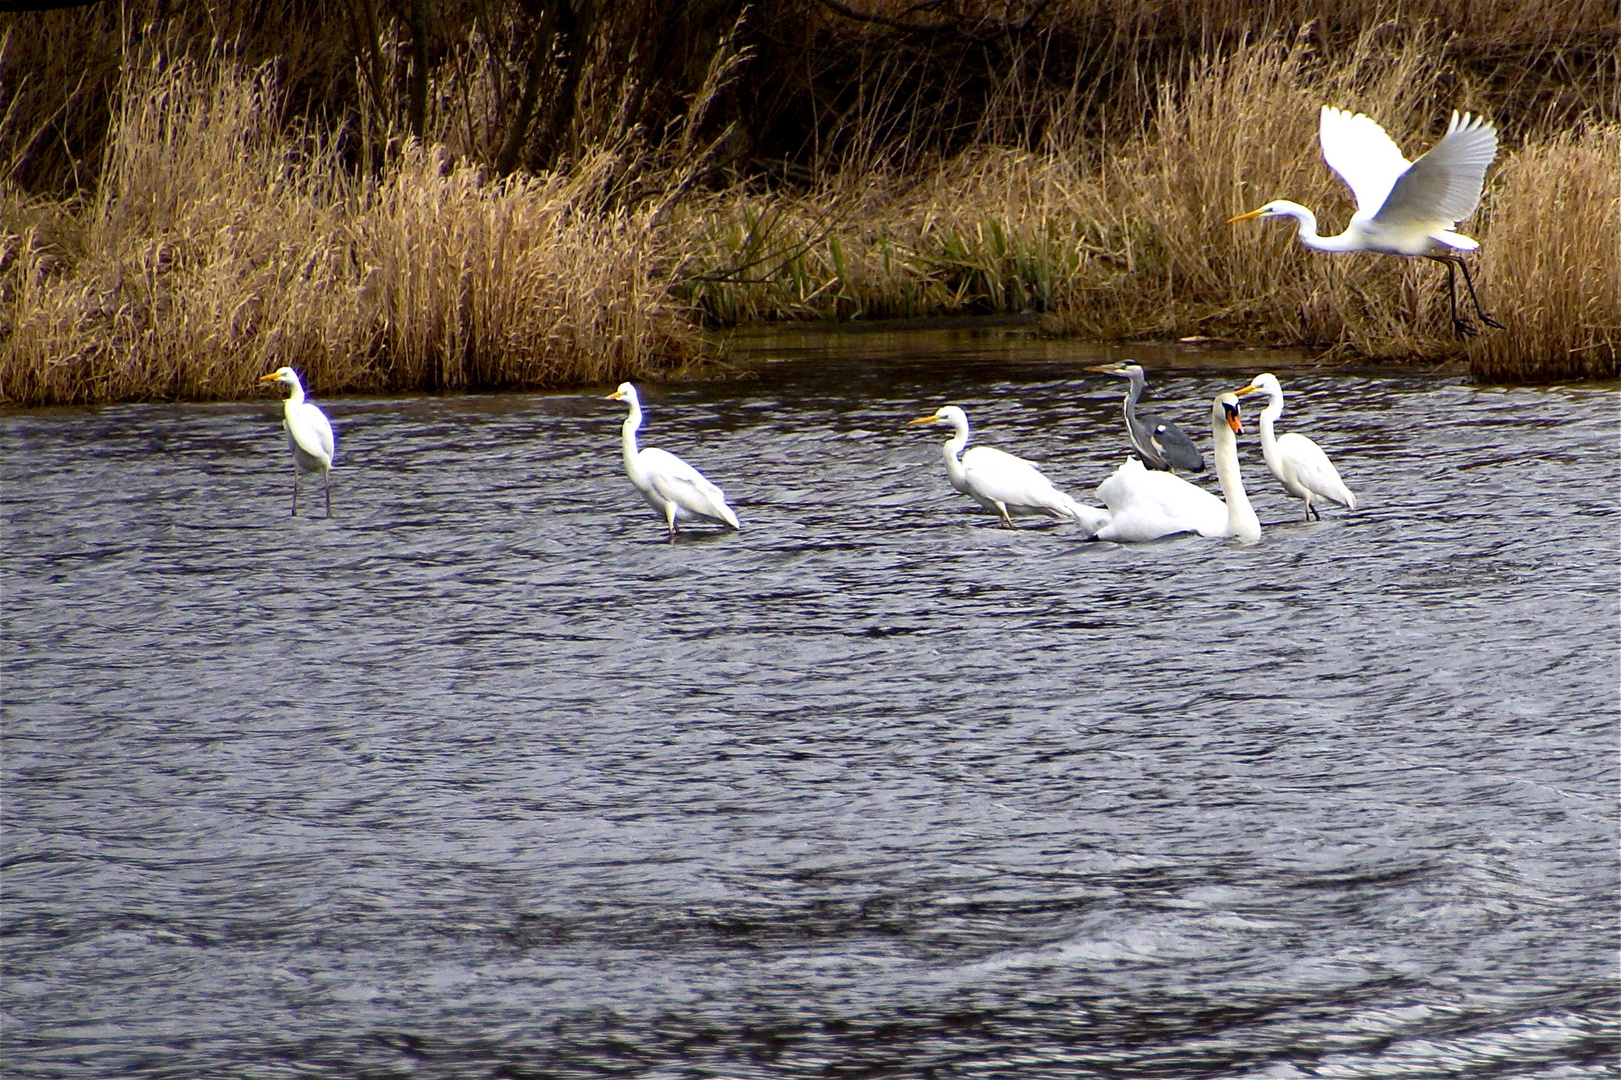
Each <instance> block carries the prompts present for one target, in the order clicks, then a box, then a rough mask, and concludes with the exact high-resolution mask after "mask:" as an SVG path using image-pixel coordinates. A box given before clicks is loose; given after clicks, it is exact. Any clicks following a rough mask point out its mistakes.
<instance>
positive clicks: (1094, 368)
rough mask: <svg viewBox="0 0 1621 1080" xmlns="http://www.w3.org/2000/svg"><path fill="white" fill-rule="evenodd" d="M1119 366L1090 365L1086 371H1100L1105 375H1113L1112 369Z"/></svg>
mask: <svg viewBox="0 0 1621 1080" xmlns="http://www.w3.org/2000/svg"><path fill="white" fill-rule="evenodd" d="M1119 366H1120V365H1119V364H1092V365H1090V366H1089V367H1088V368H1087V369H1086V370H1088V371H1101V372H1103V374H1105V375H1112V374H1114V369H1115V368H1117V367H1119Z"/></svg>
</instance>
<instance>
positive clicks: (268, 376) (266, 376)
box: [259, 371, 276, 382]
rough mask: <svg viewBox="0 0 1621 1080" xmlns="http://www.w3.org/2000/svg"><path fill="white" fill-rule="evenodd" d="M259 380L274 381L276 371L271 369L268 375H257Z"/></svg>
mask: <svg viewBox="0 0 1621 1080" xmlns="http://www.w3.org/2000/svg"><path fill="white" fill-rule="evenodd" d="M259 381H260V382H275V381H276V373H275V372H274V371H272V372H271V373H270V374H269V375H261V376H259Z"/></svg>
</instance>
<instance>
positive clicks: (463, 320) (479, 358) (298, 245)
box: [0, 62, 698, 404]
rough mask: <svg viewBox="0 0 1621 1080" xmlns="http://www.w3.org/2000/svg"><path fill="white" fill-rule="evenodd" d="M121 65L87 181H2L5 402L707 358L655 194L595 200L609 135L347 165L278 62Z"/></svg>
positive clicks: (562, 374)
mask: <svg viewBox="0 0 1621 1080" xmlns="http://www.w3.org/2000/svg"><path fill="white" fill-rule="evenodd" d="M127 79H128V86H127V88H126V92H125V93H124V95H123V96H122V100H123V101H124V111H123V114H122V115H121V116H120V117H119V120H118V123H117V124H116V125H115V127H114V134H113V137H112V139H111V140H110V142H109V144H108V149H107V157H108V160H107V161H106V162H105V163H104V165H103V167H102V176H103V180H102V183H101V184H100V186H99V188H98V189H97V195H96V197H95V198H93V199H91V200H88V201H86V202H84V203H82V204H78V205H68V206H63V205H49V204H41V203H38V202H32V201H30V200H28V199H26V198H24V197H22V196H21V195H20V194H19V193H18V192H17V191H16V189H15V188H14V187H9V186H8V187H7V188H5V189H4V191H3V193H0V199H3V202H0V206H3V210H4V217H5V221H6V227H5V229H4V232H3V233H0V273H3V288H4V294H3V298H4V312H5V321H4V325H3V326H0V336H3V338H4V341H5V350H4V356H3V357H0V394H3V395H4V397H5V399H7V400H10V401H14V402H20V403H27V404H36V403H70V402H81V401H105V400H119V399H132V398H135V399H138V398H148V399H149V398H193V399H195V398H218V397H229V396H235V395H240V394H243V393H245V392H247V391H248V390H249V389H250V388H252V387H253V385H254V382H255V380H256V378H257V376H258V375H260V374H263V373H264V372H266V371H269V370H272V369H274V368H276V367H279V366H281V365H284V364H285V365H289V366H292V367H295V368H298V369H300V370H301V371H302V372H304V373H305V375H306V381H308V382H310V383H311V384H312V385H313V386H315V387H317V388H319V389H322V390H328V391H330V390H337V389H351V390H359V389H366V390H388V389H405V388H413V389H420V388H426V389H441V388H444V389H449V388H466V387H499V386H516V385H528V386H546V385H558V384H562V383H573V382H605V381H613V380H616V379H621V378H629V377H641V376H645V375H647V374H649V373H651V372H652V371H655V370H657V369H659V368H661V367H667V366H671V365H679V364H680V363H682V362H684V361H686V360H688V359H690V358H691V357H693V356H695V355H696V352H697V347H698V341H697V338H696V336H695V334H694V333H693V331H692V329H691V327H690V325H689V324H688V323H687V322H686V321H684V320H683V319H682V318H681V317H680V313H679V312H678V311H677V310H676V309H675V308H674V307H673V306H672V305H671V304H670V303H669V301H668V298H667V296H666V291H665V288H664V284H663V280H662V277H661V275H662V273H663V269H662V267H663V261H662V257H661V253H660V245H661V242H662V241H661V239H660V237H661V229H660V228H658V227H652V226H651V223H650V220H649V219H650V217H651V214H652V213H653V212H654V211H653V209H651V208H649V209H641V210H637V209H624V208H620V209H615V208H612V207H607V206H604V205H603V204H602V189H603V185H604V181H605V177H607V176H609V175H612V174H614V172H615V170H616V169H619V170H622V167H623V162H620V161H618V160H616V158H615V156H614V155H613V154H612V153H611V152H603V153H601V154H598V155H597V156H596V157H594V158H593V159H591V160H587V161H585V162H582V163H580V164H579V165H578V166H577V167H576V168H575V169H573V170H571V171H570V172H569V173H567V174H552V175H544V176H535V177H525V178H509V179H506V180H499V181H494V180H490V179H489V178H488V177H487V176H486V175H485V172H484V170H482V169H481V168H479V167H476V166H470V165H457V164H453V163H451V162H449V161H447V160H446V159H445V158H444V156H443V154H442V153H440V152H438V151H435V150H432V149H427V148H423V147H422V146H420V145H418V144H414V143H407V144H405V145H404V146H402V147H401V148H400V149H399V151H398V152H397V153H396V154H395V155H394V156H393V158H392V159H391V160H390V161H389V163H388V164H387V165H386V166H385V167H384V168H383V169H382V170H381V171H380V172H379V173H378V174H376V175H375V176H365V175H356V174H355V172H354V171H353V170H352V169H350V168H348V167H347V165H346V163H345V162H344V161H343V160H342V158H341V156H340V155H339V153H338V152H337V149H336V147H335V140H334V138H333V136H332V134H331V133H326V132H321V131H319V130H317V129H315V128H313V127H307V126H304V127H293V128H289V127H288V126H286V125H284V124H283V123H282V121H281V119H280V109H279V106H280V101H279V97H278V93H277V90H276V86H275V83H274V80H273V78H272V77H271V74H270V71H269V69H268V68H261V69H259V70H258V71H255V72H247V71H243V70H242V69H240V68H238V67H236V66H234V65H230V64H220V65H216V66H214V67H212V68H205V67H202V66H199V65H197V64H194V63H191V62H181V63H176V64H164V63H162V62H154V63H153V64H151V65H149V66H147V67H145V68H143V69H141V70H137V71H132V72H130V73H129V74H128V76H127ZM13 223H15V224H13Z"/></svg>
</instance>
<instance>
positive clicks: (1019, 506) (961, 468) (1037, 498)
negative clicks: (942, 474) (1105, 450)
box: [907, 405, 1109, 533]
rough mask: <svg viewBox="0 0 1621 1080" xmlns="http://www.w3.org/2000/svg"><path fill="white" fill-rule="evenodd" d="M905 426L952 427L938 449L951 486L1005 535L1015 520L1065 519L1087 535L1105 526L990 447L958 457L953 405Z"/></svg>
mask: <svg viewBox="0 0 1621 1080" xmlns="http://www.w3.org/2000/svg"><path fill="white" fill-rule="evenodd" d="M907 423H909V424H950V425H951V427H952V429H953V431H954V432H955V434H954V435H953V436H952V437H951V438H950V439H948V440H946V442H945V445H944V446H942V447H941V456H943V457H944V458H945V460H946V475H947V476H948V477H949V478H950V480H951V486H952V487H954V488H956V489H957V490H958V491H960V492H962V493H963V494H964V495H967V496H968V497H969V498H971V499H973V500H974V501H975V502H977V503H979V505H981V506H983V507H984V508H985V509H987V510H989V511H991V512H992V513H994V514H996V515H998V516H999V517H1001V519H1002V524H1004V525H1006V526H1007V527H1008V528H1010V529H1011V528H1012V527H1013V518H1014V517H1015V516H1020V517H1029V516H1035V515H1041V516H1044V517H1051V518H1068V519H1070V520H1072V521H1077V522H1079V523H1080V524H1081V525H1082V526H1083V527H1084V528H1085V529H1086V530H1087V532H1088V533H1091V532H1095V531H1096V530H1097V529H1098V528H1099V527H1100V526H1102V525H1103V524H1104V523H1106V522H1107V521H1108V520H1109V515H1108V513H1107V511H1104V510H1100V509H1098V508H1097V507H1094V506H1082V505H1081V504H1080V503H1078V502H1076V501H1075V500H1074V499H1072V498H1070V497H1069V496H1068V495H1065V494H1064V493H1063V492H1062V491H1059V490H1058V489H1057V488H1055V487H1053V485H1052V481H1050V480H1048V479H1047V478H1046V477H1045V476H1043V475H1042V473H1041V470H1040V469H1038V468H1036V467H1035V466H1034V465H1033V464H1031V463H1030V462H1028V461H1026V460H1024V459H1023V458H1021V457H1014V456H1013V455H1012V454H1006V453H1003V452H1002V451H1000V450H995V449H992V448H991V447H989V446H976V447H974V448H973V449H971V450H969V451H968V452H967V453H963V447H965V446H967V445H968V414H967V413H965V412H963V411H962V410H961V409H959V408H958V407H957V406H955V405H944V406H942V407H941V408H940V409H939V410H938V411H936V412H932V413H930V414H929V415H927V416H920V417H918V418H917V419H916V420H909V421H907ZM959 454H960V455H961V457H960V458H959V457H958V455H959Z"/></svg>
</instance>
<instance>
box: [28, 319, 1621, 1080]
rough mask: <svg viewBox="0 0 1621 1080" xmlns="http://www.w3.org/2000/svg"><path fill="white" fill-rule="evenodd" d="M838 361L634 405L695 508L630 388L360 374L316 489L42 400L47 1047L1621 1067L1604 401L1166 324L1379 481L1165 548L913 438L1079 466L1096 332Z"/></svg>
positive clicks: (61, 1058) (1204, 391)
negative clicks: (1021, 525)
mask: <svg viewBox="0 0 1621 1080" xmlns="http://www.w3.org/2000/svg"><path fill="white" fill-rule="evenodd" d="M789 344H790V345H794V344H796V343H795V342H789ZM797 345H798V346H799V347H801V348H802V349H803V351H804V353H805V354H806V356H808V357H809V360H807V359H806V358H805V357H803V356H802V357H800V358H799V359H796V360H792V361H784V362H782V363H777V364H769V365H766V366H765V367H764V368H763V369H762V370H761V371H759V372H758V373H757V377H754V378H749V379H740V380H737V381H732V382H726V383H720V384H715V385H708V386H701V387H681V388H665V389H660V388H652V389H651V390H650V391H649V392H647V393H646V395H645V396H646V398H647V399H648V400H647V405H648V410H649V423H648V428H647V431H646V435H647V439H646V441H647V442H648V443H649V444H652V445H663V446H666V447H668V448H670V449H672V450H676V451H678V452H680V453H682V454H683V455H685V456H687V457H688V458H689V459H690V460H692V461H693V462H694V463H696V464H698V465H699V466H700V467H701V468H703V469H704V470H705V471H706V472H707V473H708V474H709V475H710V476H711V477H712V478H714V479H716V480H717V481H719V482H721V483H722V484H723V486H725V487H726V488H727V491H728V494H729V495H730V496H731V498H732V501H733V505H734V506H735V507H736V508H737V509H738V512H739V514H740V515H741V517H742V519H743V523H744V529H743V531H742V532H741V533H740V534H737V535H723V536H718V537H714V538H703V539H694V540H692V541H690V542H683V543H679V544H676V545H673V546H672V545H666V544H664V543H661V542H660V540H661V538H662V532H661V526H660V523H659V522H658V520H657V519H655V517H654V516H653V514H652V513H651V512H650V511H649V510H648V509H647V507H646V506H645V505H644V504H642V503H641V501H640V500H639V499H638V498H637V497H636V495H635V493H634V492H633V491H632V490H631V488H630V486H629V484H628V482H627V481H626V479H625V477H624V475H623V473H622V472H621V469H620V462H619V458H618V452H617V441H616V440H617V436H618V426H619V422H620V420H621V418H622V416H623V410H622V407H620V406H619V405H617V403H613V402H606V401H601V400H599V398H598V397H597V396H595V395H587V394H582V395H577V396H502V397H479V398H444V399H419V400H393V401H383V400H341V401H333V402H329V403H327V408H328V411H329V413H330V414H331V415H332V417H333V419H334V422H335V425H336V426H337V428H338V430H339V455H340V458H339V464H340V468H339V470H338V472H337V473H336V474H335V480H334V503H335V506H336V508H337V511H338V515H339V516H338V518H337V519H336V520H335V521H331V522H328V521H324V520H320V519H318V518H317V519H313V520H309V519H298V520H289V519H288V518H287V517H286V516H285V515H286V511H287V502H288V499H287V483H288V481H289V479H290V475H291V467H290V464H289V462H288V460H287V456H286V452H285V449H284V447H283V445H282V444H281V441H280V436H279V433H278V431H277V428H276V416H275V406H274V403H273V402H271V401H269V400H268V399H267V400H266V401H265V402H262V403H256V404H249V405H233V406H215V407H132V408H114V409H103V410H96V411H64V412H47V413H33V414H25V415H11V416H7V417H4V418H3V419H0V445H3V448H4V452H5V472H4V477H5V538H4V539H5V545H6V556H5V560H4V568H5V578H4V586H5V613H6V636H5V664H6V676H5V732H4V734H5V757H4V782H5V783H4V796H5V811H6V813H5V824H6V833H5V837H6V843H5V847H6V857H7V860H8V863H7V868H6V871H5V877H4V894H5V895H4V899H5V903H4V926H5V931H6V938H5V963H6V972H5V975H6V977H5V981H4V986H3V990H0V993H3V1004H4V1009H5V1013H4V1046H5V1061H6V1067H7V1070H8V1072H9V1074H11V1075H17V1076H28V1077H47V1076H49V1077H55V1076H74V1077H90V1076H98V1077H99V1076H114V1075H118V1076H152V1077H157V1076H163V1077H171V1076H232V1077H237V1076H247V1077H260V1076H265V1077H271V1076H275V1077H280V1076H312V1075H322V1076H326V1075H332V1076H340V1075H341V1076H359V1075H369V1076H407V1075H410V1076H491V1077H496V1076H506V1077H531V1076H533V1077H540V1076H551V1077H603V1076H624V1077H632V1076H634V1077H647V1078H655V1077H656V1078H666V1077H721V1076H724V1077H787V1076H835V1077H855V1076H908V1077H910V1076H918V1077H921V1076H934V1077H993V1076H995V1077H1006V1076H1014V1075H1018V1076H1041V1075H1053V1076H1076V1077H1110V1078H1119V1077H1234V1078H1238V1077H1242V1078H1256V1080H1259V1078H1266V1080H1286V1078H1296V1077H1412V1078H1419V1077H1424V1078H1428V1077H1437V1076H1512V1077H1536V1078H1555V1077H1597V1076H1608V1075H1610V1074H1611V1072H1610V1070H1611V1069H1612V1068H1613V1067H1614V1066H1615V1064H1616V1051H1617V1045H1618V1039H1617V1028H1616V1023H1615V992H1616V983H1615V978H1614V968H1615V955H1616V953H1615V949H1616V944H1617V935H1616V932H1615V920H1614V910H1615V908H1614V903H1615V896H1616V877H1617V874H1616V831H1617V830H1616V825H1615V813H1614V796H1615V791H1616V772H1617V769H1616V753H1615V749H1616V747H1615V743H1616V739H1615V734H1616V727H1615V721H1616V716H1617V705H1618V701H1617V697H1618V694H1617V668H1616V644H1617V633H1616V584H1617V581H1616V579H1617V569H1616V567H1617V541H1616V523H1617V515H1616V496H1617V488H1618V467H1617V453H1616V450H1617V396H1616V394H1615V392H1614V391H1613V390H1600V391H1571V390H1557V389H1555V390H1509V391H1503V390H1495V389H1483V388H1477V387H1472V386H1468V385H1463V384H1462V383H1461V382H1459V381H1458V380H1456V379H1448V378H1443V377H1440V376H1435V375H1425V374H1421V373H1406V374H1398V375H1391V374H1389V373H1384V374H1380V373H1377V372H1365V373H1362V374H1359V375H1350V374H1343V373H1341V374H1335V373H1329V372H1324V371H1318V370H1311V369H1305V368H1296V369H1294V370H1291V368H1290V365H1289V363H1288V358H1286V357H1279V356H1276V355H1265V354H1260V355H1259V356H1245V357H1237V358H1235V357H1230V356H1221V355H1219V354H1187V355H1179V354H1171V353H1165V352H1154V353H1148V352H1145V351H1143V350H1137V351H1134V352H1133V353H1132V354H1131V355H1136V356H1138V357H1140V358H1142V359H1143V360H1144V361H1145V363H1148V364H1149V365H1150V366H1151V369H1152V368H1155V367H1157V368H1158V377H1157V378H1155V379H1154V385H1155V390H1156V394H1155V401H1156V405H1157V407H1160V408H1162V409H1163V410H1164V411H1165V412H1166V413H1168V414H1169V415H1172V416H1173V417H1175V418H1177V419H1179V420H1181V421H1183V423H1184V426H1185V427H1187V428H1189V430H1192V431H1200V435H1199V441H1200V443H1201V444H1202V445H1204V446H1206V447H1207V448H1208V443H1209V436H1208V432H1204V431H1202V430H1201V424H1200V419H1201V418H1202V417H1203V416H1204V415H1206V414H1205V410H1206V408H1207V407H1208V404H1207V403H1208V401H1209V399H1210V397H1211V395H1213V394H1214V393H1215V392H1217V391H1218V390H1221V389H1224V388H1230V387H1232V386H1236V385H1240V384H1241V383H1242V382H1244V381H1246V380H1247V378H1248V375H1249V374H1251V373H1253V372H1254V371H1256V370H1260V369H1261V368H1262V367H1263V366H1264V367H1270V368H1272V369H1273V370H1276V371H1277V372H1278V373H1279V374H1280V375H1281V376H1282V377H1283V378H1284V381H1285V384H1286V386H1288V388H1289V389H1290V390H1292V391H1294V392H1295V393H1296V395H1297V396H1295V397H1293V398H1292V399H1291V402H1290V408H1289V411H1288V413H1286V415H1285V418H1284V423H1283V427H1284V428H1285V429H1295V428H1297V429H1300V430H1303V431H1306V432H1308V433H1309V434H1311V435H1313V436H1314V437H1316V438H1317V439H1318V441H1319V442H1321V443H1323V444H1324V446H1325V447H1326V448H1327V449H1328V450H1329V451H1330V453H1331V454H1332V455H1333V456H1334V457H1335V458H1336V460H1337V461H1338V463H1339V464H1340V467H1341V469H1342V471H1343V472H1344V473H1345V475H1346V477H1347V479H1348V481H1349V482H1350V483H1351V485H1352V486H1353V487H1354V488H1355V489H1356V491H1357V493H1358V496H1359V498H1360V499H1361V500H1362V501H1363V504H1364V505H1363V509H1361V510H1359V511H1358V512H1357V513H1355V514H1353V515H1345V514H1343V513H1340V512H1337V511H1332V510H1331V511H1330V512H1329V518H1328V520H1326V521H1324V522H1322V523H1320V524H1316V523H1314V524H1311V525H1306V524H1303V523H1301V522H1299V521H1298V520H1297V516H1298V510H1297V507H1298V504H1297V503H1294V502H1293V501H1292V500H1288V499H1286V498H1285V497H1284V496H1283V494H1282V492H1281V489H1279V488H1278V487H1277V486H1276V484H1275V483H1274V482H1273V481H1272V480H1271V479H1270V478H1269V477H1267V476H1266V475H1265V474H1264V468H1263V466H1262V465H1261V462H1260V455H1259V448H1258V446H1257V445H1256V443H1255V441H1254V438H1253V436H1247V437H1246V438H1245V439H1244V440H1243V441H1242V444H1241V445H1242V451H1243V455H1244V464H1245V468H1246V472H1247V475H1248V479H1249V485H1250V489H1251V491H1252V494H1253V495H1254V497H1255V500H1256V503H1257V507H1258V509H1259V511H1260V513H1261V518H1262V521H1263V523H1264V524H1265V525H1266V526H1267V532H1266V535H1265V538H1264V539H1263V541H1262V543H1261V544H1260V545H1258V546H1256V547H1253V548H1246V547H1241V546H1234V545H1229V544H1226V543H1224V542H1220V541H1209V540H1200V539H1196V538H1195V539H1179V540H1172V541H1168V542H1162V543H1158V544H1153V545H1146V546H1139V547H1134V548H1125V547H1118V546H1114V545H1108V544H1087V543H1082V542H1079V541H1078V540H1077V539H1076V533H1075V531H1074V530H1073V529H1068V528H1063V527H1056V528H1025V529H1021V530H1019V531H1018V532H1016V533H1013V532H1008V531H1006V530H1002V529H999V528H995V527H993V519H991V518H990V517H988V516H985V515H983V514H980V513H978V512H977V511H975V510H974V509H973V507H972V505H971V504H970V503H969V502H968V501H967V500H965V499H963V498H961V497H959V496H956V495H955V494H954V493H952V492H951V491H950V490H949V488H948V487H947V485H946V482H945V477H944V473H943V469H942V468H941V466H940V463H939V458H938V448H939V443H940V441H941V438H940V436H939V435H937V434H936V433H934V432H922V431H919V430H918V429H907V428H905V427H904V426H903V424H902V421H904V420H905V419H906V418H908V417H911V416H914V415H917V414H918V413H919V412H921V411H924V410H932V409H933V408H935V407H936V406H937V405H939V404H941V403H944V402H946V401H948V400H949V401H953V402H956V403H958V404H962V405H964V406H965V407H966V408H967V409H968V411H969V415H970V418H971V419H972V420H973V421H974V422H975V425H976V429H977V430H978V431H979V432H980V433H982V434H983V435H984V438H985V441H986V442H988V443H990V444H992V445H996V446H1000V447H1002V448H1004V449H1007V450H1011V451H1015V452H1020V453H1024V454H1026V455H1028V456H1031V457H1034V458H1038V459H1040V460H1041V461H1042V462H1043V463H1044V465H1045V466H1046V468H1047V471H1048V473H1049V475H1050V476H1052V477H1053V478H1054V479H1055V480H1056V481H1058V482H1059V483H1060V485H1061V486H1063V487H1065V488H1067V489H1068V490H1070V491H1071V492H1072V493H1074V494H1077V495H1082V494H1086V495H1089V494H1090V488H1091V487H1092V486H1093V485H1094V484H1096V482H1097V481H1098V480H1100V479H1101V478H1102V477H1103V476H1104V475H1105V474H1106V472H1107V470H1109V469H1111V468H1113V466H1114V464H1116V463H1117V462H1118V460H1119V459H1120V457H1121V449H1122V445H1123V444H1122V442H1121V437H1120V428H1119V421H1118V414H1117V409H1118V401H1119V394H1120V390H1121V384H1120V383H1119V382H1118V381H1117V380H1110V379H1107V378H1106V377H1104V376H1093V375H1086V374H1084V373H1083V372H1082V367H1083V366H1084V365H1085V364H1087V363H1096V362H1098V361H1099V360H1101V359H1105V358H1106V357H1105V356H1103V355H1101V354H1099V353H1097V352H1095V351H1093V352H1088V351H1085V350H1083V349H1080V348H1077V347H1076V346H1074V345H1070V344H1056V345H1042V344H1031V343H1019V342H1011V343H1008V342H1004V341H1003V340H1002V339H1000V338H995V337H991V338H983V337H974V338H964V337H958V336H950V337H942V336H939V335H921V336H918V337H915V338H903V339H896V338H893V337H885V336H881V335H874V336H869V337H855V338H844V339H831V338H821V339H819V338H814V337H812V338H806V339H804V340H803V341H800V342H797ZM1223 368H1225V370H1223ZM1240 373H1241V374H1240ZM1154 374H1155V372H1154V371H1153V370H1151V376H1152V375H1154Z"/></svg>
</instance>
